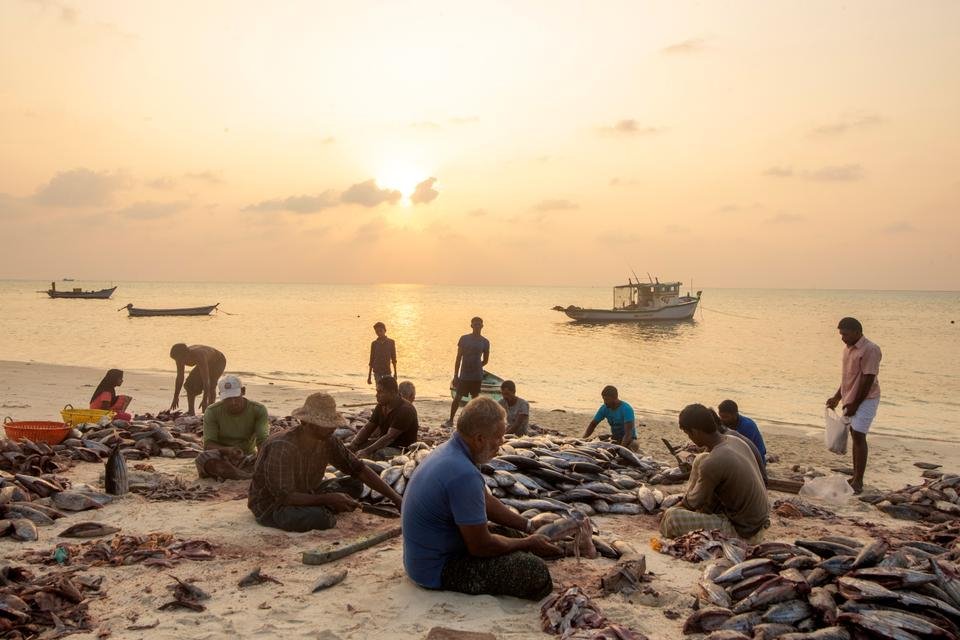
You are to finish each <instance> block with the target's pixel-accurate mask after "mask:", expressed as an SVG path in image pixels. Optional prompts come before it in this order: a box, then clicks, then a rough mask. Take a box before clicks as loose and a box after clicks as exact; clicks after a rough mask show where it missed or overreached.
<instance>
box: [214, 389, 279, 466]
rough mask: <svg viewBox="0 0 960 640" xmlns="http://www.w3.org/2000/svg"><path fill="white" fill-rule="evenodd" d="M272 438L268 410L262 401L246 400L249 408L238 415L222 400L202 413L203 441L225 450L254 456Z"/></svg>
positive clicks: (245, 408) (246, 407)
mask: <svg viewBox="0 0 960 640" xmlns="http://www.w3.org/2000/svg"><path fill="white" fill-rule="evenodd" d="M269 435H270V420H269V418H268V416H267V408H266V407H265V406H263V405H262V404H260V403H259V402H254V401H253V400H247V406H245V407H244V408H243V411H241V412H240V413H237V414H233V413H230V412H229V411H227V408H226V407H225V406H224V405H223V401H220V402H214V403H213V404H212V405H210V406H209V407H207V410H206V411H204V412H203V440H204V442H216V443H217V444H219V445H223V446H224V447H237V448H239V449H242V450H243V452H244V453H248V454H249V453H254V452H255V451H256V448H257V447H258V446H259V445H261V444H263V441H264V440H266V439H267V436H269Z"/></svg>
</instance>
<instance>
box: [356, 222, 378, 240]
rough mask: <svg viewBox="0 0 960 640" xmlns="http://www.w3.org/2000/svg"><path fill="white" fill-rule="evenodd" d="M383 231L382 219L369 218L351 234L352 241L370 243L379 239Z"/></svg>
mask: <svg viewBox="0 0 960 640" xmlns="http://www.w3.org/2000/svg"><path fill="white" fill-rule="evenodd" d="M382 233H383V221H382V220H371V221H370V222H367V223H366V224H363V225H361V226H360V227H359V228H358V229H357V231H356V233H354V234H353V242H354V243H358V244H371V243H374V242H376V241H377V240H379V239H380V236H381V234H382Z"/></svg>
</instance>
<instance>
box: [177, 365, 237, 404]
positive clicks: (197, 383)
mask: <svg viewBox="0 0 960 640" xmlns="http://www.w3.org/2000/svg"><path fill="white" fill-rule="evenodd" d="M226 368H227V359H226V358H224V357H214V358H213V359H212V360H211V361H210V377H211V378H213V384H217V382H218V381H219V380H220V376H222V375H223V372H224V371H225V370H226ZM183 390H184V391H186V392H187V393H188V394H190V395H192V396H198V395H200V394H201V393H203V380H202V379H201V378H200V372H199V371H198V370H197V367H194V368H193V369H191V370H190V373H188V374H187V379H186V380H185V381H184V382H183Z"/></svg>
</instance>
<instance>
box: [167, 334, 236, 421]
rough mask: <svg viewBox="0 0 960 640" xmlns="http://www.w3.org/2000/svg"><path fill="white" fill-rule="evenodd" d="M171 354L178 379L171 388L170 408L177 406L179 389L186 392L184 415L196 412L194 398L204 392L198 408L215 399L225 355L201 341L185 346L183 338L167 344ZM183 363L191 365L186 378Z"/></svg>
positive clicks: (203, 408)
mask: <svg viewBox="0 0 960 640" xmlns="http://www.w3.org/2000/svg"><path fill="white" fill-rule="evenodd" d="M170 357H171V358H173V360H174V362H176V363H177V381H176V383H175V384H174V388H173V402H172V403H170V411H174V410H176V409H177V408H178V407H179V406H180V389H181V388H182V389H184V390H186V392H187V415H190V416H192V415H195V412H194V399H195V398H196V397H197V396H198V395H200V394H201V393H202V394H203V399H202V400H201V401H200V411H206V410H207V407H208V406H210V405H211V404H213V403H214V401H215V400H216V399H217V398H216V389H217V380H218V379H219V378H220V376H222V375H223V372H224V370H226V368H227V358H226V356H224V355H223V354H222V353H220V352H219V351H217V350H216V349H214V348H213V347H208V346H206V345H202V344H195V345H193V346H190V347H188V346H187V345H185V344H184V343H182V342H178V343H177V344H175V345H173V346H172V347H170ZM186 367H193V369H191V370H190V375H189V376H187V380H186V382H184V380H183V372H184V369H185V368H186Z"/></svg>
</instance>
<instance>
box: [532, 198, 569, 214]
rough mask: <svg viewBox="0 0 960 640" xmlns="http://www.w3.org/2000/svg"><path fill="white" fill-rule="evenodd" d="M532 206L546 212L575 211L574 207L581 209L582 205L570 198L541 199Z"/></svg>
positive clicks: (535, 209)
mask: <svg viewBox="0 0 960 640" xmlns="http://www.w3.org/2000/svg"><path fill="white" fill-rule="evenodd" d="M530 208H531V209H533V210H534V211H539V212H541V213H544V212H547V211H573V210H574V209H579V208H580V205H579V204H577V203H576V202H572V201H570V200H560V199H547V200H541V201H540V202H538V203H537V204H535V205H533V206H532V207H530Z"/></svg>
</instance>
